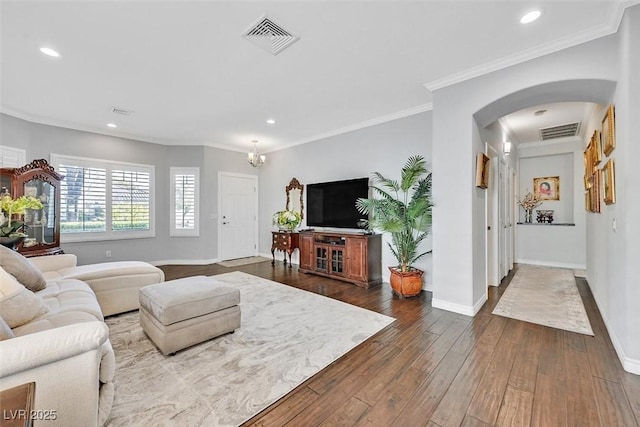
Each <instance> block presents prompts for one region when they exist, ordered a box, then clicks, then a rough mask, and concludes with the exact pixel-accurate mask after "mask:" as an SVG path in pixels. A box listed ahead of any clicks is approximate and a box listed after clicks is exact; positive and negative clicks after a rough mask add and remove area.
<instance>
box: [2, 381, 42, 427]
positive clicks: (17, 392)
mask: <svg viewBox="0 0 640 427" xmlns="http://www.w3.org/2000/svg"><path fill="white" fill-rule="evenodd" d="M35 394H36V383H34V382H31V383H26V384H21V385H19V386H16V387H13V388H9V389H6V390H2V391H0V427H14V426H16V427H17V426H20V427H23V426H24V427H31V426H32V425H33V419H32V417H31V415H32V410H33V400H34V397H35Z"/></svg>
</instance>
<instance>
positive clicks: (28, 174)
mask: <svg viewBox="0 0 640 427" xmlns="http://www.w3.org/2000/svg"><path fill="white" fill-rule="evenodd" d="M62 179H64V176H62V175H60V174H59V173H57V172H56V171H55V170H54V169H53V167H51V166H50V165H49V163H48V162H47V161H46V160H44V159H38V160H34V161H32V162H31V163H29V164H27V165H25V166H22V167H20V168H1V169H0V183H1V184H0V186H1V187H2V191H3V192H4V191H5V189H6V191H8V192H9V193H10V194H11V196H12V197H13V198H17V197H20V196H23V195H29V196H33V197H35V198H37V199H39V200H40V202H42V205H43V209H42V210H39V211H29V212H27V213H26V214H25V216H24V222H25V224H26V226H27V227H26V228H27V229H26V233H27V237H25V239H24V240H23V241H22V242H21V243H19V244H18V246H17V250H18V252H20V253H21V254H23V255H24V256H26V257H32V256H39V255H55V254H61V253H64V252H63V251H62V249H61V248H60V181H62Z"/></svg>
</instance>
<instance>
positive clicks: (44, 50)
mask: <svg viewBox="0 0 640 427" xmlns="http://www.w3.org/2000/svg"><path fill="white" fill-rule="evenodd" d="M40 52H42V53H44V54H45V55H47V56H51V57H53V58H60V57H61V56H62V55H60V53H59V52H57V51H55V50H53V49H51V48H50V47H41V48H40Z"/></svg>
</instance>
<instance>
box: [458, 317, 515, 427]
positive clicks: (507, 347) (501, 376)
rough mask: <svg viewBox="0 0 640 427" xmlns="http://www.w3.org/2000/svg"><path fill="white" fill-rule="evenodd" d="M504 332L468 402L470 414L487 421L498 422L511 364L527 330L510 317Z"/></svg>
mask: <svg viewBox="0 0 640 427" xmlns="http://www.w3.org/2000/svg"><path fill="white" fill-rule="evenodd" d="M508 320H509V322H508V323H507V325H506V326H505V331H504V333H503V334H502V337H501V338H500V341H499V342H498V345H497V346H496V348H495V351H494V352H493V356H492V358H491V361H490V362H489V366H488V367H487V369H486V371H485V373H484V375H483V377H482V379H481V380H480V384H478V387H477V388H476V391H475V394H474V395H473V398H472V399H471V402H470V403H469V408H468V409H467V414H468V415H471V416H472V417H474V418H476V419H478V420H480V421H483V422H485V423H488V424H493V423H495V420H496V419H497V418H498V413H499V412H500V405H501V404H502V400H503V398H504V393H505V390H506V388H507V382H508V380H509V375H510V374H511V367H512V366H513V361H514V359H515V357H516V354H517V353H518V352H519V350H520V348H519V345H520V344H521V340H520V339H518V337H522V335H523V331H524V329H525V327H524V325H523V323H522V322H518V321H515V320H513V319H508Z"/></svg>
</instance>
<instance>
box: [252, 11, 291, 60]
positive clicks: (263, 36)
mask: <svg viewBox="0 0 640 427" xmlns="http://www.w3.org/2000/svg"><path fill="white" fill-rule="evenodd" d="M242 37H244V38H245V39H247V40H249V41H250V42H253V43H254V44H256V45H257V46H260V47H261V48H262V49H264V50H266V51H267V52H269V53H271V54H273V55H277V54H279V53H280V52H282V51H283V50H284V49H286V48H287V47H289V46H291V45H292V44H293V43H295V42H296V41H298V40H299V39H300V37H298V36H295V35H293V34H291V33H290V32H289V31H287V30H285V29H284V28H282V26H281V25H279V24H276V23H275V22H273V21H272V20H271V19H269V18H267V17H266V16H265V17H263V18H260V19H258V21H257V22H256V23H255V24H253V25H252V26H251V27H250V28H249V29H248V30H247V31H245V32H244V34H242Z"/></svg>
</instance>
